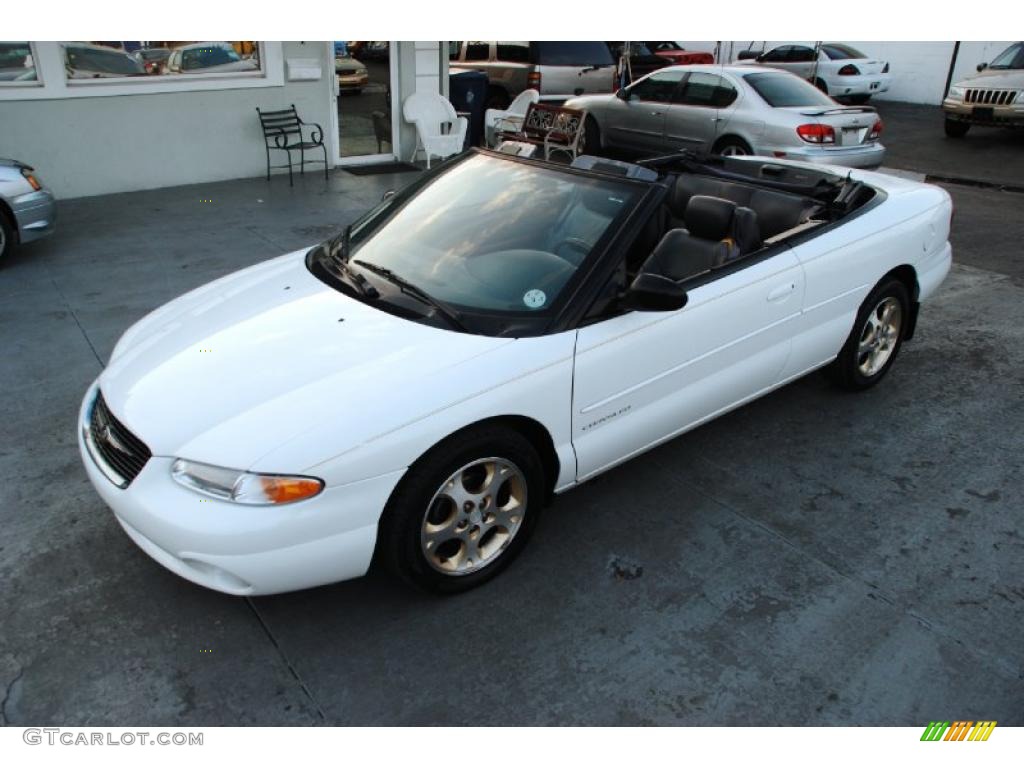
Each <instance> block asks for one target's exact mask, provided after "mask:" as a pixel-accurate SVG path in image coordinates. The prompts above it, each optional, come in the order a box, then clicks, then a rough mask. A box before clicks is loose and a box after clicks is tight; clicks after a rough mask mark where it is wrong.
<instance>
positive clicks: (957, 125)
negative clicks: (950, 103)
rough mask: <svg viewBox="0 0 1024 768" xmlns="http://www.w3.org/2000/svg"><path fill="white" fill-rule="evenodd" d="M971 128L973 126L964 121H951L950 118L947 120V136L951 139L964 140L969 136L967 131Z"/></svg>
mask: <svg viewBox="0 0 1024 768" xmlns="http://www.w3.org/2000/svg"><path fill="white" fill-rule="evenodd" d="M970 128H971V124H970V123H965V122H964V121H963V120H950V119H949V118H948V117H947V118H946V123H945V129H946V135H947V136H949V138H951V139H962V138H963V137H964V136H966V135H967V131H968V130H970Z"/></svg>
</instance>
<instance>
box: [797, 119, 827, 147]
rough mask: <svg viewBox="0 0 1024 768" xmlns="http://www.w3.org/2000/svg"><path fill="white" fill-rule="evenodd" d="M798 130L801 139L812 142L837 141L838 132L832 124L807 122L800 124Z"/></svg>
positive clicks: (825, 142)
mask: <svg viewBox="0 0 1024 768" xmlns="http://www.w3.org/2000/svg"><path fill="white" fill-rule="evenodd" d="M796 132H797V133H798V134H799V135H800V138H801V139H803V140H804V141H809V142H811V144H835V143H836V132H835V130H834V129H833V128H832V126H831V125H822V124H821V123H807V124H806V125H801V126H798V127H797V129H796Z"/></svg>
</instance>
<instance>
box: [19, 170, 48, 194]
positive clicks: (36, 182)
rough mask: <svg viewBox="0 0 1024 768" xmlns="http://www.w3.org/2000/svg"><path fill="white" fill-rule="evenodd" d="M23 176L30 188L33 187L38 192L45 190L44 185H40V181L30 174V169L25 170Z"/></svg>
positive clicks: (22, 172)
mask: <svg viewBox="0 0 1024 768" xmlns="http://www.w3.org/2000/svg"><path fill="white" fill-rule="evenodd" d="M21 175H22V176H24V177H25V181H27V182H28V183H29V186H30V187H32V189H34V190H35V191H36V192H38V191H39V190H40V189H42V188H43V185H42V184H40V183H39V179H37V178H36V177H35V176H34V175H32V173H30V172H29V171H28V169H24V168H23V169H22V171H21Z"/></svg>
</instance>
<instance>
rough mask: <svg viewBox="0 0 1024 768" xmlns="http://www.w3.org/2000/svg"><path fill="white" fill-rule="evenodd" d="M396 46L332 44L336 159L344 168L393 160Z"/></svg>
mask: <svg viewBox="0 0 1024 768" xmlns="http://www.w3.org/2000/svg"><path fill="white" fill-rule="evenodd" d="M396 49H397V45H396V44H395V43H393V42H389V41H369V42H366V41H335V43H334V72H335V100H336V104H337V114H338V120H337V127H338V154H339V156H340V162H341V163H342V164H348V163H364V162H369V161H378V160H390V159H393V158H394V156H395V146H394V132H395V124H396V120H395V119H394V114H393V109H394V105H393V98H392V93H393V90H394V89H393V83H394V81H395V78H394V77H393V75H394V74H395V73H394V67H395V61H396V60H397V56H396V54H397V50H396Z"/></svg>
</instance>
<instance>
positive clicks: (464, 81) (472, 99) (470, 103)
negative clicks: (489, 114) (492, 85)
mask: <svg viewBox="0 0 1024 768" xmlns="http://www.w3.org/2000/svg"><path fill="white" fill-rule="evenodd" d="M488 85H489V82H488V79H487V75H486V74H485V73H483V72H477V71H476V70H475V69H462V68H459V67H452V68H451V69H450V70H449V72H448V100H449V101H450V102H451V103H452V106H453V107H455V110H456V111H457V112H466V113H468V115H467V116H468V118H469V130H467V131H466V146H467V147H476V146H479V145H480V144H482V143H483V139H484V112H485V111H486V108H487V88H488Z"/></svg>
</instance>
